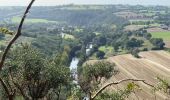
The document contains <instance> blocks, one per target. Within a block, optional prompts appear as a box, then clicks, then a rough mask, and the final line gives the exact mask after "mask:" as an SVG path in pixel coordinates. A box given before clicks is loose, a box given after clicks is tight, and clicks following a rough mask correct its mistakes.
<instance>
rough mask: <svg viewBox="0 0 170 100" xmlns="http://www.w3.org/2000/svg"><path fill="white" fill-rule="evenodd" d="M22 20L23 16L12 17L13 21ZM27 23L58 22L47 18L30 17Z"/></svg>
mask: <svg viewBox="0 0 170 100" xmlns="http://www.w3.org/2000/svg"><path fill="white" fill-rule="evenodd" d="M20 20H21V17H13V18H12V19H11V21H12V23H19V22H20ZM25 22H26V23H56V22H55V21H49V20H46V19H35V18H34V19H33V18H29V19H26V21H25Z"/></svg>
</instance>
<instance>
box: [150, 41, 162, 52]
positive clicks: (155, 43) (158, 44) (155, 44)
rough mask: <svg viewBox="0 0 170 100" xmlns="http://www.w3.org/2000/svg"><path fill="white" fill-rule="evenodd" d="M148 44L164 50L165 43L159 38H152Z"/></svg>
mask: <svg viewBox="0 0 170 100" xmlns="http://www.w3.org/2000/svg"><path fill="white" fill-rule="evenodd" d="M150 42H151V43H152V44H153V45H154V46H155V47H156V48H158V49H160V50H162V49H164V46H165V43H164V41H163V39H161V38H152V39H151V40H150Z"/></svg>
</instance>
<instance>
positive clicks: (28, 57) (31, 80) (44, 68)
mask: <svg viewBox="0 0 170 100" xmlns="http://www.w3.org/2000/svg"><path fill="white" fill-rule="evenodd" d="M60 57H61V56H60ZM61 60H62V61H63V59H61ZM62 61H58V58H56V59H55V60H47V58H46V57H44V55H42V53H40V52H39V51H38V50H36V49H34V48H31V47H29V46H27V45H26V46H23V47H20V48H17V49H15V50H14V51H12V53H11V54H10V55H9V60H8V62H7V64H6V68H5V69H3V70H2V71H3V73H2V74H1V76H2V75H3V78H4V79H6V80H7V81H8V82H10V83H11V84H10V86H12V87H14V88H16V90H19V91H17V92H18V93H19V94H21V95H22V96H23V97H24V98H25V99H26V100H29V99H31V100H38V99H41V98H44V97H45V96H46V95H47V94H48V93H49V91H50V90H51V89H52V90H55V91H57V93H58V94H57V96H58V100H59V97H60V91H61V87H62V86H66V85H68V84H69V82H70V70H69V67H67V66H65V65H63V63H61V62H62ZM58 62H60V63H58ZM63 62H65V61H63ZM7 81H5V83H7Z"/></svg>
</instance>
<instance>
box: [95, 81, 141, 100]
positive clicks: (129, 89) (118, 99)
mask: <svg viewBox="0 0 170 100" xmlns="http://www.w3.org/2000/svg"><path fill="white" fill-rule="evenodd" d="M138 89H140V87H139V85H137V84H135V83H133V82H132V83H128V84H127V86H126V87H125V88H124V89H122V90H118V91H113V92H112V93H109V92H106V91H105V92H103V93H101V94H100V95H99V96H98V97H97V98H96V99H95V100H106V99H107V100H125V99H126V98H128V97H129V95H130V94H132V93H134V92H135V90H138Z"/></svg>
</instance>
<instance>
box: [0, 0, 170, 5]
mask: <svg viewBox="0 0 170 100" xmlns="http://www.w3.org/2000/svg"><path fill="white" fill-rule="evenodd" d="M29 2H30V0H0V6H26V5H28V3H29ZM63 4H130V5H137V4H140V5H166V6H170V0H36V2H35V3H34V5H35V6H55V5H63Z"/></svg>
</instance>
